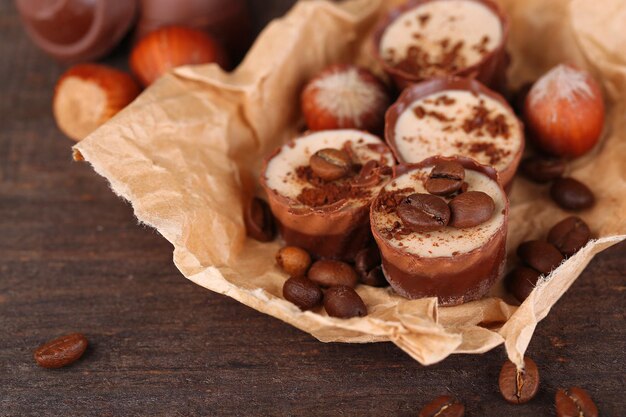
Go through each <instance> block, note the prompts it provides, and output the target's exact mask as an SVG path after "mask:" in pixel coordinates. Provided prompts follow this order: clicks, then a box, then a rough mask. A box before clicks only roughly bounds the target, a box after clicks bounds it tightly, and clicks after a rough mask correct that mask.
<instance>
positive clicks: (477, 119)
mask: <svg viewBox="0 0 626 417" xmlns="http://www.w3.org/2000/svg"><path fill="white" fill-rule="evenodd" d="M483 129H484V130H485V131H486V133H488V134H489V136H491V137H492V138H496V137H498V136H501V137H503V138H505V139H508V138H510V137H511V131H510V128H509V125H508V123H507V122H506V117H505V116H504V115H503V114H497V115H495V116H491V114H490V111H489V109H487V107H485V104H484V100H481V101H480V104H478V105H477V106H473V108H472V114H471V115H470V116H469V117H468V118H467V119H465V120H464V121H463V130H464V131H465V133H472V132H474V134H475V135H477V136H481V135H483V134H484V133H485V132H484V131H483Z"/></svg>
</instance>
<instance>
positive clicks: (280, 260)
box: [276, 246, 311, 277]
mask: <svg viewBox="0 0 626 417" xmlns="http://www.w3.org/2000/svg"><path fill="white" fill-rule="evenodd" d="M276 263H277V264H278V266H279V267H280V268H281V269H282V270H283V271H285V272H286V273H287V274H289V275H290V276H292V277H299V276H304V275H305V274H306V271H307V270H308V269H309V266H311V256H310V255H309V254H308V252H307V251H305V250H304V249H300V248H298V247H296V246H284V247H282V248H280V250H279V251H278V253H276Z"/></svg>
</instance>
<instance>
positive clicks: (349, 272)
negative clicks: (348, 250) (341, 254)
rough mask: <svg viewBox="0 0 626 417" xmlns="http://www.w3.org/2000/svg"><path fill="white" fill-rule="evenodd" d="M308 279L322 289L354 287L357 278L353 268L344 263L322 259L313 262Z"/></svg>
mask: <svg viewBox="0 0 626 417" xmlns="http://www.w3.org/2000/svg"><path fill="white" fill-rule="evenodd" d="M308 278H309V279H310V280H311V281H313V282H316V283H317V284H318V285H321V286H322V287H332V286H333V285H345V286H347V287H354V286H355V285H356V283H357V281H358V279H359V278H358V276H357V274H356V271H355V270H354V268H352V267H351V266H350V265H348V264H347V263H345V262H341V261H333V260H329V259H322V260H320V261H317V262H315V263H314V264H313V265H312V266H311V269H310V270H309V274H308Z"/></svg>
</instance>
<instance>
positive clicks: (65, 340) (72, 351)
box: [34, 333, 87, 368]
mask: <svg viewBox="0 0 626 417" xmlns="http://www.w3.org/2000/svg"><path fill="white" fill-rule="evenodd" d="M85 349H87V338H86V337H85V336H84V335H83V334H81V333H72V334H68V335H65V336H61V337H58V338H56V339H54V340H51V341H49V342H48V343H46V344H45V345H42V346H40V347H39V348H38V349H37V350H36V351H35V355H34V356H35V361H36V362H37V364H38V365H39V366H42V367H44V368H61V367H63V366H66V365H69V364H70V363H72V362H74V361H76V360H77V359H78V358H80V357H81V356H82V355H83V353H85Z"/></svg>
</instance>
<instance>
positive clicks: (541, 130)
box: [524, 65, 604, 157]
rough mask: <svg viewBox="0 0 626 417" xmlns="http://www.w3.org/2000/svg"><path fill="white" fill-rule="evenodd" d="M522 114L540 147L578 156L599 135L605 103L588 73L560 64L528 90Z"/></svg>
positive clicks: (586, 149) (589, 147) (584, 151)
mask: <svg viewBox="0 0 626 417" xmlns="http://www.w3.org/2000/svg"><path fill="white" fill-rule="evenodd" d="M524 116H525V121H526V123H527V124H528V127H529V129H530V131H531V133H532V139H533V140H534V141H535V143H536V145H537V146H538V147H539V148H540V149H542V150H543V151H545V152H547V153H550V154H552V155H556V156H566V157H578V156H581V155H583V154H584V153H586V152H588V151H589V150H590V149H591V148H593V146H594V145H595V144H596V143H597V142H598V140H599V139H600V135H601V134H602V129H603V126H604V102H603V101H602V92H601V90H600V86H599V85H598V83H596V81H595V80H594V79H593V78H592V77H591V75H590V74H589V73H587V72H585V71H582V70H579V69H577V68H574V67H572V66H569V65H559V66H557V67H555V68H553V69H552V70H550V71H549V72H548V73H547V74H545V75H544V76H543V77H541V78H540V79H539V80H538V81H537V82H536V83H535V84H534V85H533V87H532V88H531V89H530V92H529V93H528V96H527V97H526V102H525V105H524Z"/></svg>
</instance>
